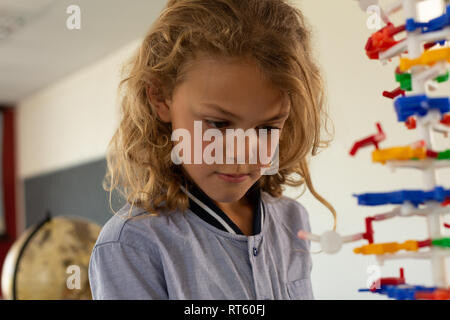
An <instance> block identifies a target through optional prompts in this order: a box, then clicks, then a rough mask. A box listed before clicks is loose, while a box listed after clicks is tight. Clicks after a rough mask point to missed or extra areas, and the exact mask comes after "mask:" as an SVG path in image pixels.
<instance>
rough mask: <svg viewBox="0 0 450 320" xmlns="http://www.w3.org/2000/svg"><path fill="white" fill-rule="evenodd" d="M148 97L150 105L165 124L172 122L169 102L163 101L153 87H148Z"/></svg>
mask: <svg viewBox="0 0 450 320" xmlns="http://www.w3.org/2000/svg"><path fill="white" fill-rule="evenodd" d="M147 97H148V99H149V102H150V105H151V106H152V107H153V108H154V111H155V112H156V114H157V115H158V117H159V118H160V119H161V121H163V122H171V117H170V107H169V105H168V104H167V102H168V100H165V101H164V100H163V99H162V98H161V96H160V95H158V94H157V93H156V92H155V89H154V87H153V86H147Z"/></svg>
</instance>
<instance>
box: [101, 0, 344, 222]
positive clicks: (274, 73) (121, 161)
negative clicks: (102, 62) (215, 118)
mask: <svg viewBox="0 0 450 320" xmlns="http://www.w3.org/2000/svg"><path fill="white" fill-rule="evenodd" d="M310 34H311V31H310V29H309V27H308V26H307V24H306V21H305V19H304V17H303V14H302V12H301V11H300V10H299V9H298V8H296V7H295V6H294V5H292V4H290V3H289V2H288V1H286V0H245V1H243V0H169V1H168V3H167V5H166V7H165V8H164V10H163V11H162V12H161V14H160V16H159V17H158V18H157V20H156V21H155V22H154V23H153V25H152V26H151V28H150V30H149V31H148V32H147V34H146V35H145V38H144V40H143V42H142V44H141V46H140V48H139V49H138V50H137V52H136V53H135V54H134V55H133V57H132V58H131V59H130V60H129V61H128V62H127V63H126V64H125V65H124V67H123V69H122V73H123V74H125V75H126V76H125V77H124V78H123V79H122V80H121V82H120V84H119V90H118V94H123V95H122V96H121V97H120V99H121V121H120V125H119V127H118V129H117V131H116V132H115V134H114V136H113V138H112V140H111V142H110V143H109V145H108V152H107V166H108V169H107V174H106V176H105V178H104V181H103V188H104V189H105V190H106V191H109V194H110V206H111V192H112V191H113V190H115V189H117V191H118V192H119V193H120V194H121V195H122V196H123V197H124V198H125V199H126V201H127V202H128V203H131V204H132V206H133V205H136V206H138V207H140V208H142V209H144V210H146V211H147V212H149V213H150V214H158V211H159V210H163V209H169V210H174V209H179V210H181V211H184V210H185V209H186V208H187V207H188V203H189V202H188V198H187V196H186V194H185V193H184V192H183V191H182V190H181V188H180V185H182V183H183V181H184V180H183V172H182V169H181V168H180V166H177V165H175V164H174V163H173V162H172V161H171V160H170V153H171V150H172V148H173V142H172V141H171V138H170V137H171V134H172V128H171V125H170V124H169V123H164V122H162V121H161V120H160V119H159V117H158V116H157V112H156V110H155V109H154V106H152V105H151V103H150V102H149V97H148V90H147V89H148V88H151V89H152V92H156V96H157V97H158V99H160V100H165V99H166V98H167V99H169V100H171V97H172V93H173V92H174V89H175V88H176V86H177V85H178V84H180V83H181V82H182V81H183V80H184V72H183V71H184V70H185V67H186V66H187V65H188V63H189V61H193V59H195V57H196V53H199V52H206V53H208V54H209V55H212V56H214V57H238V58H239V57H244V56H250V57H251V58H253V60H254V61H255V62H256V63H257V65H258V67H259V68H260V69H261V70H262V71H263V74H264V75H265V76H266V77H267V78H268V79H270V80H271V81H272V83H273V84H275V85H276V86H277V87H278V88H279V89H280V90H282V91H283V92H284V93H288V94H289V98H290V103H291V111H290V115H289V118H288V119H287V120H286V123H285V127H284V130H283V131H282V134H281V136H280V149H279V150H280V151H279V155H280V159H279V160H280V162H279V171H278V173H277V174H275V175H264V176H262V177H261V178H260V180H259V183H260V186H261V189H262V190H263V191H265V192H267V193H269V194H270V195H271V196H273V197H280V196H281V195H282V192H283V190H284V187H283V185H288V186H292V187H299V186H302V185H303V184H305V183H306V186H307V187H308V189H309V190H310V192H311V193H312V194H313V195H314V196H315V197H316V198H317V199H318V200H319V201H320V202H321V203H322V204H324V205H325V206H326V207H327V208H328V209H329V210H330V211H331V213H332V214H333V218H334V226H333V229H335V228H336V212H335V210H334V208H333V207H332V206H331V205H330V204H329V203H328V202H327V201H326V200H325V199H324V198H322V197H321V196H320V195H319V194H317V192H316V191H315V189H314V187H313V185H312V182H311V177H310V173H309V168H308V161H309V158H308V156H309V155H312V156H314V155H316V154H317V153H318V152H319V151H318V150H319V148H326V147H328V145H329V142H330V141H331V140H321V128H322V127H325V128H327V126H326V125H327V119H328V118H329V117H328V114H327V113H326V110H325V103H324V97H325V94H324V90H325V89H324V83H323V79H322V78H321V74H320V72H319V68H318V67H317V65H316V63H315V61H314V59H313V54H312V49H311V42H310V38H311V35H310ZM327 132H328V130H327ZM304 191H305V190H303V192H304ZM303 192H302V193H301V194H300V195H299V197H300V196H301V195H302V194H303ZM111 209H112V208H111ZM113 211H114V210H113ZM130 211H131V209H130Z"/></svg>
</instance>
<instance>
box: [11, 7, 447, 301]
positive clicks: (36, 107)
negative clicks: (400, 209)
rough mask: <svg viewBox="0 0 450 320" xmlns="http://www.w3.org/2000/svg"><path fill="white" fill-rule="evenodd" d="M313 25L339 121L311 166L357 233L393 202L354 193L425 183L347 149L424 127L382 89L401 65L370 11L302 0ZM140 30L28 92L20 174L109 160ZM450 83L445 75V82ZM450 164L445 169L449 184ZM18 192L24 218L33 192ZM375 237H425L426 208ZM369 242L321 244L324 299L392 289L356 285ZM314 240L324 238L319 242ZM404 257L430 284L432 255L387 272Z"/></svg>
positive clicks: (411, 276) (22, 111) (347, 230)
mask: <svg viewBox="0 0 450 320" xmlns="http://www.w3.org/2000/svg"><path fill="white" fill-rule="evenodd" d="M298 3H299V6H300V7H301V8H302V9H303V11H304V13H305V16H306V17H307V18H308V20H309V21H310V23H311V24H312V26H313V32H314V36H315V38H314V46H315V51H316V55H317V59H318V61H319V62H320V66H321V68H322V70H323V72H324V78H325V80H326V83H327V93H328V108H329V114H330V117H331V119H332V122H333V125H334V131H335V134H334V140H333V142H332V143H331V146H330V147H329V148H328V149H326V150H324V151H322V152H321V153H320V154H319V155H317V156H316V157H314V158H312V160H311V162H310V165H311V175H312V179H313V183H314V186H315V188H316V191H317V192H318V193H319V194H320V195H322V196H323V197H325V199H327V200H328V201H329V202H330V203H331V204H332V205H333V206H334V208H335V209H336V211H337V214H338V221H337V231H338V232H340V233H341V234H345V235H346V234H353V233H358V232H362V231H364V229H363V228H364V217H365V216H368V215H373V214H377V213H381V212H385V211H388V210H390V209H391V207H390V206H385V207H378V208H377V207H372V208H367V207H358V206H357V202H356V199H355V198H354V197H352V196H351V195H352V193H363V192H375V191H389V190H395V189H400V188H420V187H422V177H421V174H420V172H416V171H411V170H397V171H396V172H395V173H391V172H390V171H389V170H388V169H387V168H386V167H384V166H382V165H381V164H372V163H371V160H370V159H371V154H370V153H371V149H370V148H368V149H363V150H361V151H359V152H358V154H357V155H356V157H350V156H349V155H348V152H349V150H350V148H351V146H352V144H353V142H354V141H355V140H358V139H361V138H363V137H366V136H368V135H371V134H373V133H375V131H376V128H375V122H377V121H380V122H381V123H382V126H383V129H384V131H385V132H386V134H387V140H386V141H385V142H383V143H382V144H381V146H382V147H389V146H394V145H403V144H408V143H410V142H412V141H414V140H415V139H416V138H417V137H418V136H417V133H416V132H415V131H413V132H409V131H407V130H406V129H405V127H404V126H403V125H402V124H400V123H397V121H396V115H395V112H394V109H393V105H392V101H391V100H389V99H386V98H384V97H382V96H381V92H382V91H383V90H386V89H389V90H391V89H394V88H395V87H396V86H397V83H396V82H395V81H394V78H393V74H394V69H395V63H396V61H397V60H395V61H394V62H393V63H391V64H388V65H386V66H381V64H380V63H379V62H377V61H370V60H369V59H368V58H367V57H366V56H365V52H364V50H363V48H364V45H365V42H366V40H367V37H368V36H369V35H370V34H371V33H372V31H371V30H368V29H367V28H366V19H367V17H368V16H367V15H366V14H365V13H363V12H362V11H360V10H359V8H358V6H357V4H356V2H355V1H326V3H327V6H326V7H325V6H324V5H323V1H314V0H303V1H298ZM138 43H139V39H137V40H136V41H132V42H130V44H129V45H128V46H126V47H124V48H123V49H121V50H120V51H118V52H115V53H112V54H111V55H110V56H108V57H105V59H103V60H102V61H99V62H98V63H95V64H93V65H91V66H88V67H86V68H84V69H82V70H79V71H78V72H77V73H75V74H73V75H70V76H68V77H67V78H65V79H61V81H59V82H57V83H55V84H53V85H52V86H50V87H48V88H45V89H44V90H42V91H40V92H38V93H36V94H34V95H33V96H30V97H28V98H27V99H25V100H23V101H21V102H20V103H19V105H18V110H17V111H18V112H17V136H18V157H17V158H18V174H19V179H20V181H22V182H23V181H25V180H29V179H33V178H35V177H39V176H45V175H49V174H52V173H54V172H60V171H63V170H70V169H71V168H74V167H77V166H83V165H89V164H90V163H94V162H98V161H102V159H104V157H105V152H106V147H107V144H108V142H109V140H110V138H111V136H112V134H113V132H114V130H115V128H116V126H117V124H118V104H117V101H115V97H116V96H115V94H116V87H117V84H118V81H119V77H118V75H119V73H118V68H119V66H120V64H121V63H122V62H123V61H124V59H125V58H127V57H128V56H129V55H130V54H131V53H132V52H133V50H134V49H135V48H137V46H138ZM439 92H441V93H442V94H443V93H447V94H448V92H450V87H449V85H448V83H447V84H445V86H443V87H442V88H441V89H440V91H439ZM446 147H448V140H445V139H444V138H442V137H439V136H438V137H437V139H436V149H443V148H446ZM446 170H447V169H444V170H441V171H440V172H439V181H440V182H442V183H444V184H445V181H446V180H447V179H448V177H449V174H448V173H449V172H448V170H447V171H446ZM23 185H24V183H22V192H21V193H20V196H19V199H18V206H19V211H20V212H21V215H20V217H21V219H19V229H21V230H23V228H24V227H25V221H24V217H25V214H24V208H25V205H24V203H25V201H24V198H25V195H24V194H23ZM302 190H303V189H300V190H293V189H287V190H286V195H288V196H295V195H298V194H299V193H300V192H301V191H302ZM298 201H300V202H301V203H302V204H303V205H304V206H305V207H306V208H307V210H308V212H309V216H310V221H311V227H312V231H313V232H314V233H316V234H321V233H322V232H324V231H326V230H329V229H330V228H331V227H332V216H331V213H329V211H328V210H327V209H326V208H325V207H324V206H323V205H322V204H320V202H319V201H318V200H316V199H315V198H314V197H313V196H312V195H311V193H310V192H309V191H306V192H305V193H304V194H303V195H302V196H301V198H299V199H298ZM375 232H376V233H375V235H376V239H377V241H399V242H401V241H404V240H407V239H419V240H420V239H424V238H425V237H426V222H425V220H424V219H423V218H397V219H394V220H392V221H390V222H380V223H375ZM360 244H363V242H360V243H356V244H349V245H346V246H345V247H344V248H343V249H342V250H341V251H340V252H339V253H338V254H334V255H326V254H324V253H321V254H313V273H312V279H313V289H314V293H315V297H316V298H317V299H385V298H384V297H383V296H377V295H369V294H367V293H358V292H357V289H358V288H361V287H364V286H365V284H366V279H367V277H368V274H367V273H366V268H367V267H368V266H370V265H373V264H375V259H374V258H373V257H372V256H361V255H355V254H353V253H352V249H353V248H354V247H356V246H358V245H360ZM313 250H314V251H317V250H318V247H317V246H316V245H315V244H313ZM399 266H404V267H405V275H406V277H407V279H408V280H411V282H412V283H419V284H430V283H431V274H430V273H429V271H430V266H429V263H428V262H424V261H395V262H387V263H386V264H385V266H384V267H383V268H382V276H397V275H398V268H399Z"/></svg>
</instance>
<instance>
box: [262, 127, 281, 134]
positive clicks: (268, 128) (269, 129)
mask: <svg viewBox="0 0 450 320" xmlns="http://www.w3.org/2000/svg"><path fill="white" fill-rule="evenodd" d="M259 129H266V130H267V133H269V134H270V133H271V130H274V129H278V130H281V128H278V127H274V126H264V127H260V128H259Z"/></svg>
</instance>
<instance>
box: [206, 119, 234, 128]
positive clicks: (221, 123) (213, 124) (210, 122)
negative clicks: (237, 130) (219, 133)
mask: <svg viewBox="0 0 450 320" xmlns="http://www.w3.org/2000/svg"><path fill="white" fill-rule="evenodd" d="M205 122H206V123H207V124H208V125H209V126H211V127H213V128H217V129H221V128H224V127H226V126H227V125H229V123H228V122H227V121H213V120H205Z"/></svg>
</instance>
